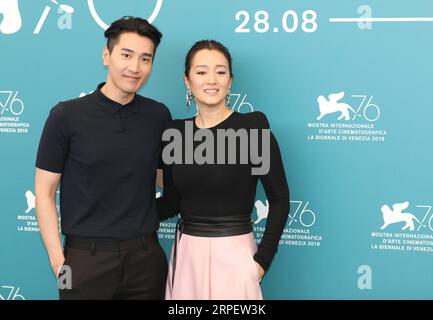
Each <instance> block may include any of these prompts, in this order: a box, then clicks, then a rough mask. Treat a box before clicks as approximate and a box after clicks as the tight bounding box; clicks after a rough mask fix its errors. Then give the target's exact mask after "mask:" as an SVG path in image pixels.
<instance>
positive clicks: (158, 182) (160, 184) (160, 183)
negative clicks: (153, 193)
mask: <svg viewBox="0 0 433 320" xmlns="http://www.w3.org/2000/svg"><path fill="white" fill-rule="evenodd" d="M155 183H156V185H157V186H158V187H160V188H164V183H163V179H162V169H156V181H155Z"/></svg>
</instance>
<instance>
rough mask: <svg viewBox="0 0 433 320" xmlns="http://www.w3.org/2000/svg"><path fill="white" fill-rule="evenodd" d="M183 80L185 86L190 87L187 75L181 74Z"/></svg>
mask: <svg viewBox="0 0 433 320" xmlns="http://www.w3.org/2000/svg"><path fill="white" fill-rule="evenodd" d="M183 81H184V82H185V87H187V89H191V85H190V83H189V79H188V77H187V76H183Z"/></svg>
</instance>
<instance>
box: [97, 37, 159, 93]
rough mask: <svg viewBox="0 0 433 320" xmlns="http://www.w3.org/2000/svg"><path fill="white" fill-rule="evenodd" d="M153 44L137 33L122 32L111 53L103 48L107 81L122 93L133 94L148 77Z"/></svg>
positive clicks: (150, 68)
mask: <svg viewBox="0 0 433 320" xmlns="http://www.w3.org/2000/svg"><path fill="white" fill-rule="evenodd" d="M153 53H154V45H153V42H152V41H151V40H150V39H149V38H147V37H143V36H140V35H139V34H137V33H133V32H125V33H122V34H121V35H120V36H119V38H118V42H117V43H116V44H115V45H114V47H113V49H112V51H111V53H110V52H109V51H108V49H107V48H104V53H103V60H104V65H105V66H107V67H108V81H110V82H111V84H112V85H113V86H114V87H115V88H116V89H118V90H119V91H120V92H121V93H123V94H134V93H136V92H137V91H138V90H139V89H140V87H141V86H142V85H143V84H144V83H145V82H146V81H147V79H149V75H150V71H151V70H152V62H153Z"/></svg>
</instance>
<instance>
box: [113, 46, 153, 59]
mask: <svg viewBox="0 0 433 320" xmlns="http://www.w3.org/2000/svg"><path fill="white" fill-rule="evenodd" d="M120 50H122V51H126V52H130V53H135V51H134V50H132V49H129V48H122V49H120ZM141 55H142V56H146V57H153V55H152V54H151V53H148V52H144V53H142V54H141Z"/></svg>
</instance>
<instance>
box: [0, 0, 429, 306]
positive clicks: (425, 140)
mask: <svg viewBox="0 0 433 320" xmlns="http://www.w3.org/2000/svg"><path fill="white" fill-rule="evenodd" d="M124 15H134V16H141V17H144V18H146V19H149V20H150V21H151V22H153V23H154V24H155V25H156V26H157V27H158V28H159V29H160V30H161V31H162V33H163V35H164V36H163V39H162V43H161V46H160V47H159V49H158V52H157V55H156V60H155V62H154V67H153V71H152V72H153V73H152V75H151V79H150V81H149V82H148V83H147V85H146V86H145V87H144V88H143V89H142V90H141V91H140V93H141V94H142V95H145V96H148V97H151V98H154V99H156V100H159V101H161V102H164V103H165V104H166V105H167V106H168V107H169V108H170V110H171V112H172V115H173V118H185V117H191V116H193V115H194V113H195V111H196V110H195V109H194V108H191V110H189V111H188V110H187V109H186V107H185V88H184V84H183V63H184V57H185V54H186V52H187V51H188V49H189V48H190V47H191V45H192V44H193V43H194V42H195V41H197V40H201V39H215V40H218V41H220V42H222V43H223V44H225V45H226V46H227V47H228V48H229V49H230V51H231V53H232V56H233V67H234V75H235V76H234V81H233V87H232V99H231V100H232V105H231V107H232V108H233V109H234V110H236V111H239V112H251V111H261V112H264V113H265V114H266V115H267V117H268V119H269V121H270V124H271V128H272V130H273V132H274V134H275V136H276V137H277V139H278V141H279V144H280V149H281V152H282V156H283V159H284V163H285V169H286V175H287V179H288V182H289V187H290V190H291V199H290V202H291V210H290V213H288V220H287V225H286V228H285V230H284V233H283V235H282V237H281V241H280V245H279V250H278V253H277V255H276V257H275V259H274V262H273V264H272V267H271V269H270V270H269V272H268V274H267V275H266V277H265V279H264V280H263V282H262V288H263V293H264V297H265V298H266V299H433V276H432V271H431V266H432V264H433V210H432V206H433V170H432V167H433V144H432V140H433V133H432V127H433V125H432V120H433V95H432V92H433V90H432V88H433V84H432V81H431V75H432V74H433V60H432V57H433V42H432V39H433V1H431V0H418V1H400V0H397V1H379V0H369V1H364V0H360V1H357V0H351V1H343V0H329V1H323V0H309V1H307V0H266V1H265V0H237V1H232V0H220V1H206V0H182V1H181V0H146V1H144V0H141V1H139V0H126V1H114V0H88V1H86V0H58V1H54V0H32V1H24V0H0V154H1V157H0V176H1V179H0V219H1V220H0V300H17V299H57V297H58V294H57V289H56V281H55V279H54V276H53V274H52V271H51V268H50V264H49V261H48V257H47V254H46V251H45V248H44V246H43V243H42V240H41V238H40V234H39V229H38V224H37V221H36V218H35V196H34V171H35V168H34V163H35V155H36V150H37V146H38V141H39V137H40V134H41V131H42V128H43V125H44V122H45V120H46V118H47V115H48V112H49V110H50V109H51V108H52V107H53V106H54V105H55V104H56V103H57V102H58V101H60V100H67V99H72V98H76V97H79V96H82V95H86V94H88V93H90V92H92V91H93V90H94V89H95V88H96V86H97V84H98V83H100V82H102V81H105V79H106V70H105V69H104V67H103V65H102V48H103V46H104V45H105V38H104V36H103V31H104V29H105V28H107V25H109V24H110V22H111V21H114V20H116V19H118V18H120V17H121V16H124ZM158 192H161V190H155V195H156V196H159V194H158ZM268 207H269V204H268V202H267V199H266V195H265V193H264V192H263V188H262V186H261V185H260V186H259V188H258V191H257V198H256V202H255V206H254V210H253V212H252V213H251V217H252V219H253V221H254V230H255V236H256V239H257V241H258V242H259V241H260V239H261V236H262V234H263V231H264V229H265V226H266V218H267V214H268ZM175 222H176V220H175V219H173V220H169V221H166V222H163V223H161V226H160V230H159V237H160V241H161V243H162V245H163V247H164V249H165V250H166V252H167V254H168V252H169V250H170V248H171V245H172V243H173V238H174V229H175Z"/></svg>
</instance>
